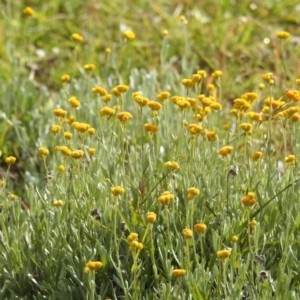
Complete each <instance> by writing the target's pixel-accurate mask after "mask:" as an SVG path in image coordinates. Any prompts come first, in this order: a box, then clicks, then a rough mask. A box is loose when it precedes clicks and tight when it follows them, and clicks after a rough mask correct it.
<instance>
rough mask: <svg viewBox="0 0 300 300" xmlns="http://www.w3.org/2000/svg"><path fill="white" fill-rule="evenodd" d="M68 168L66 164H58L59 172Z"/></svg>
mask: <svg viewBox="0 0 300 300" xmlns="http://www.w3.org/2000/svg"><path fill="white" fill-rule="evenodd" d="M65 170H66V167H65V166H64V165H59V166H58V171H59V172H64V171H65Z"/></svg>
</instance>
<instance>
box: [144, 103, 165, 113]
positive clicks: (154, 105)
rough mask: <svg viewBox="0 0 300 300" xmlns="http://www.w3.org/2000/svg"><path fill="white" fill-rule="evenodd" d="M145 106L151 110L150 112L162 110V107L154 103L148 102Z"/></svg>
mask: <svg viewBox="0 0 300 300" xmlns="http://www.w3.org/2000/svg"><path fill="white" fill-rule="evenodd" d="M147 105H148V106H149V107H150V108H151V110H154V111H158V110H160V109H162V105H161V104H160V103H159V102H156V101H149V102H148V103H147Z"/></svg>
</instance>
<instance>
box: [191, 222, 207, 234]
mask: <svg viewBox="0 0 300 300" xmlns="http://www.w3.org/2000/svg"><path fill="white" fill-rule="evenodd" d="M206 229H207V226H206V225H205V224H204V223H198V224H195V225H194V230H195V231H196V233H198V234H201V233H203V232H204V231H205V230H206Z"/></svg>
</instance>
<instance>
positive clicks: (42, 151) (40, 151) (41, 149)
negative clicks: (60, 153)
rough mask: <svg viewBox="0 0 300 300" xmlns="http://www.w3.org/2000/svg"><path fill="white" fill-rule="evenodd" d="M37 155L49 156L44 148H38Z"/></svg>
mask: <svg viewBox="0 0 300 300" xmlns="http://www.w3.org/2000/svg"><path fill="white" fill-rule="evenodd" d="M39 153H40V154H42V155H43V156H48V155H49V150H48V149H47V148H45V147H40V148H39Z"/></svg>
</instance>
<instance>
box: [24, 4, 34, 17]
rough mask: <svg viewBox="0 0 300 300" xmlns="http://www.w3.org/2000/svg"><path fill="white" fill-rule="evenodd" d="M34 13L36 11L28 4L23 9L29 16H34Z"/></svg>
mask: <svg viewBox="0 0 300 300" xmlns="http://www.w3.org/2000/svg"><path fill="white" fill-rule="evenodd" d="M34 13H35V11H34V10H33V9H32V8H31V7H30V6H26V7H25V8H24V10H23V14H24V15H25V16H27V17H32V16H33V15H34Z"/></svg>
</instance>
